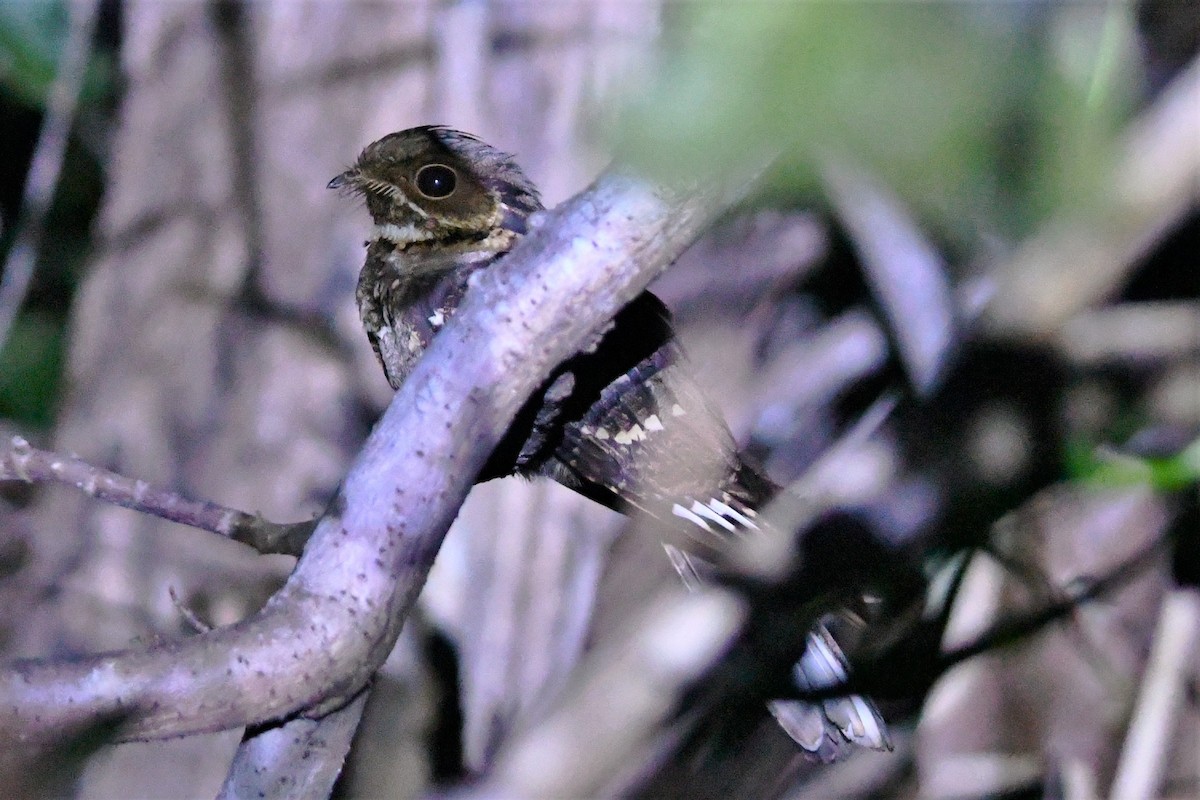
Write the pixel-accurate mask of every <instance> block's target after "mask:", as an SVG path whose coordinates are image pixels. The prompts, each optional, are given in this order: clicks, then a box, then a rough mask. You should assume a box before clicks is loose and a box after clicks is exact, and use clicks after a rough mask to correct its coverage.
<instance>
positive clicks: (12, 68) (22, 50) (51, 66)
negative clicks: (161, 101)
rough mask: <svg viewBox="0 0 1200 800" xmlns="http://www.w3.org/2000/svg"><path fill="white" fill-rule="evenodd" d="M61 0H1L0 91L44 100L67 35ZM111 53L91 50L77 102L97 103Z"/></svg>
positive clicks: (106, 88)
mask: <svg viewBox="0 0 1200 800" xmlns="http://www.w3.org/2000/svg"><path fill="white" fill-rule="evenodd" d="M67 17H68V12H67V6H66V4H65V3H62V2H45V0H41V1H40V2H0V91H3V92H5V93H7V94H8V95H9V97H10V98H12V99H14V100H16V101H18V102H20V103H22V104H24V105H26V106H28V107H30V108H35V109H39V110H40V109H42V108H44V107H45V105H46V100H47V97H48V96H49V93H50V88H51V86H53V84H54V76H55V74H56V73H57V70H58V59H59V54H60V53H62V49H63V45H64V43H65V42H66V40H67ZM112 71H113V63H112V59H111V58H109V57H108V56H107V54H105V53H104V52H103V51H96V52H94V53H93V57H92V60H91V63H90V64H89V66H88V74H87V76H86V78H85V79H84V83H83V94H82V96H81V97H80V104H81V105H84V106H87V105H93V104H97V103H102V102H103V101H104V100H105V99H106V98H107V97H108V95H109V93H110V91H111V87H112V79H113V78H112Z"/></svg>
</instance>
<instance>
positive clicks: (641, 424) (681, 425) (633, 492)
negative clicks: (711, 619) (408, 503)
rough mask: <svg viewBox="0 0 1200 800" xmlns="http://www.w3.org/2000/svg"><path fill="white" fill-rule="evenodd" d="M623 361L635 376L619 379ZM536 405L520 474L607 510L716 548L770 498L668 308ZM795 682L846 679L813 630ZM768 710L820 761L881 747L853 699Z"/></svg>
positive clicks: (868, 706) (555, 381)
mask: <svg viewBox="0 0 1200 800" xmlns="http://www.w3.org/2000/svg"><path fill="white" fill-rule="evenodd" d="M629 363H636V366H635V367H633V368H632V369H625V370H622V369H621V367H622V365H625V364H629ZM534 399H535V400H536V401H537V402H536V404H534V403H533V401H531V407H530V409H529V411H528V412H526V423H525V425H523V426H521V427H522V430H523V431H524V432H527V433H528V436H527V437H526V438H524V439H523V440H522V442H523V447H522V449H521V451H520V453H519V454H518V455H517V459H516V460H517V463H518V466H519V467H520V466H522V465H539V466H538V469H537V471H539V472H541V473H542V474H546V475H549V476H550V477H553V478H555V479H556V480H558V481H560V482H562V483H564V484H566V485H568V486H571V487H572V488H576V489H578V490H580V491H582V492H583V493H585V494H588V495H589V496H591V497H593V499H598V500H600V501H601V502H606V503H607V504H608V505H610V506H613V507H616V508H626V509H627V508H629V507H633V508H637V509H640V510H642V511H643V512H646V513H649V514H651V515H653V516H655V517H658V518H660V519H664V520H670V519H677V520H686V521H687V523H689V525H688V526H687V529H688V530H689V532H691V533H692V534H693V535H696V536H698V537H709V538H710V539H711V538H712V537H722V538H724V537H729V536H745V535H753V532H754V531H757V530H758V524H757V523H756V522H755V519H756V517H757V511H756V509H757V508H759V507H760V506H761V505H762V504H764V503H765V502H767V501H768V500H769V499H770V498H771V497H772V496H773V495H774V494H776V493H777V491H778V487H776V486H774V485H773V484H771V483H770V482H769V481H767V480H766V479H764V478H762V477H761V476H759V475H758V474H757V473H756V472H754V471H753V470H752V469H750V468H748V467H746V466H745V465H744V464H743V463H742V462H741V460H740V458H739V457H738V455H737V450H736V446H735V444H734V441H733V437H732V436H731V434H730V433H729V430H728V428H727V427H726V426H725V423H724V421H723V419H722V417H721V415H720V414H719V413H718V412H717V411H716V410H715V409H713V408H712V407H711V406H709V404H708V402H707V401H706V399H705V398H704V396H703V394H702V393H701V392H700V391H699V388H698V387H697V386H696V385H695V383H694V381H693V379H692V378H691V376H690V374H689V371H688V367H687V365H686V363H685V360H684V356H683V353H682V352H681V350H680V348H679V346H678V344H677V343H676V341H675V339H674V336H673V334H672V332H671V328H670V322H669V317H668V313H667V311H666V309H665V308H664V307H663V306H662V304H661V303H660V302H659V301H658V299H657V298H655V297H654V296H653V295H651V294H649V293H644V294H643V295H641V296H640V297H639V298H638V299H636V300H635V301H634V302H633V303H631V304H630V305H629V306H627V307H626V308H625V309H624V310H622V312H621V313H620V314H619V315H618V316H617V317H616V318H615V320H614V322H613V325H612V326H610V327H609V328H608V329H607V330H606V331H605V332H604V333H603V335H602V336H601V337H600V339H599V340H598V341H597V342H596V343H595V345H594V346H593V347H592V348H590V349H589V350H587V351H585V352H583V353H581V354H579V355H577V356H575V357H574V358H572V359H570V360H569V361H567V362H566V363H564V364H563V365H562V367H560V368H559V370H557V371H556V373H555V375H554V376H552V378H551V380H550V381H548V382H547V385H546V389H545V390H544V391H543V392H539V393H538V395H537V396H535V398H534ZM522 436H525V433H522ZM509 446H510V448H511V447H514V446H515V443H512V444H510V445H509ZM505 457H511V452H510V454H509V455H508V456H505ZM508 463H510V464H511V463H512V462H511V461H509V462H508ZM526 469H528V467H526ZM667 554H668V556H669V557H670V558H671V561H672V563H673V564H674V566H675V568H676V570H677V571H678V572H679V574H680V576H681V577H682V578H683V580H684V582H685V583H686V584H688V585H689V587H691V588H695V587H697V586H698V585H699V584H700V583H701V582H702V581H703V579H704V578H703V576H704V574H705V572H706V571H707V568H706V565H705V563H704V562H703V561H701V560H699V559H697V558H696V557H694V556H692V555H689V554H687V553H684V552H683V551H681V550H679V549H678V548H675V547H673V546H670V545H668V546H667ZM795 672H796V680H797V683H798V685H799V686H800V687H801V688H805V689H820V688H825V687H829V686H833V685H836V684H838V683H841V682H844V681H845V679H846V677H847V670H846V660H845V657H844V656H843V655H842V653H841V650H840V649H839V648H838V645H837V643H836V642H835V641H834V640H833V637H832V636H830V634H829V632H828V631H827V630H826V629H825V628H824V627H823V626H819V625H818V626H817V627H816V628H814V630H813V632H812V633H810V635H809V641H808V647H807V650H806V651H805V653H804V656H803V657H802V658H801V660H800V662H799V663H798V664H797V665H796V669H795ZM770 710H771V713H772V714H773V715H774V716H775V717H776V719H778V720H779V723H780V725H781V726H782V727H783V729H784V730H785V731H787V733H788V734H789V735H790V736H791V737H792V738H793V739H795V740H796V742H797V743H798V744H800V745H801V746H802V747H803V748H804V749H806V750H808V751H810V752H813V753H815V754H817V755H818V756H820V757H822V758H825V759H830V758H834V757H836V756H837V755H839V754H841V753H842V752H843V751H844V750H845V749H846V747H847V742H853V743H855V744H859V745H863V746H866V747H872V748H876V749H884V748H888V747H889V744H888V740H887V734H886V728H885V725H884V722H883V720H882V718H881V717H880V716H879V713H878V711H877V710H876V709H875V707H874V705H873V704H872V703H871V701H870V700H867V699H866V698H863V697H859V696H849V697H842V698H834V699H831V700H827V701H824V702H822V703H820V704H810V703H803V702H796V701H774V702H772V703H771V704H770Z"/></svg>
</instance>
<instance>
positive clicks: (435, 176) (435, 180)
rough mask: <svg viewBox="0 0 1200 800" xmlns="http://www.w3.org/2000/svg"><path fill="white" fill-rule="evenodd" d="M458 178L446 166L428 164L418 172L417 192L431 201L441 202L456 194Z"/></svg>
mask: <svg viewBox="0 0 1200 800" xmlns="http://www.w3.org/2000/svg"><path fill="white" fill-rule="evenodd" d="M457 185H458V176H457V175H455V174H454V170H452V169H450V168H449V167H447V166H446V165H445V164H426V165H425V166H423V167H421V168H420V169H419V170H417V191H418V192H420V193H421V194H423V195H425V196H426V197H428V198H429V199H430V200H441V199H443V198H446V197H449V196H450V195H452V194H454V187H455V186H457Z"/></svg>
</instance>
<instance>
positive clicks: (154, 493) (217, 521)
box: [0, 436, 316, 555]
mask: <svg viewBox="0 0 1200 800" xmlns="http://www.w3.org/2000/svg"><path fill="white" fill-rule="evenodd" d="M0 481H24V482H26V483H45V482H51V483H63V484H67V485H68V486H74V487H75V488H77V489H79V490H80V491H81V492H83V493H84V494H86V495H89V496H91V497H95V498H96V499H98V500H104V501H107V502H109V503H115V504H116V505H119V506H122V507H124V508H129V509H133V510H134V511H141V512H143V513H146V514H151V515H153V516H156V517H161V518H162V519H167V520H170V521H172V522H178V523H180V524H182V525H189V526H191V527H193V528H199V529H200V530H205V531H209V532H210V533H215V534H218V535H220V536H224V537H225V538H227V539H232V540H233V541H235V542H241V543H242V544H246V545H249V546H250V547H253V548H254V549H255V550H257V551H258V552H260V553H282V554H284V555H300V552H301V551H302V550H303V549H304V543H305V542H306V541H308V537H309V536H310V535H311V533H312V531H313V528H314V526H315V524H316V523H315V521H309V522H297V523H294V524H291V525H288V524H280V523H275V522H271V521H269V520H266V519H263V518H262V517H261V516H258V515H254V514H247V513H245V512H243V511H238V510H236V509H232V508H226V507H225V506H221V505H217V504H216V503H211V502H209V501H207V500H190V499H188V498H186V497H183V496H181V495H179V494H178V493H177V492H173V491H171V490H170V489H166V488H164V487H162V486H156V485H154V484H151V483H147V482H146V481H144V480H140V479H137V478H129V477H126V476H124V475H119V474H117V473H115V472H110V471H109V470H106V469H101V468H100V467H97V466H94V465H92V464H89V463H88V462H86V461H84V460H83V459H81V458H78V457H76V456H68V455H63V454H61V453H54V452H50V451H48V450H39V449H38V448H36V447H33V446H32V445H30V444H29V442H27V441H26V440H25V439H23V438H22V437H20V436H13V437H11V438H9V439H8V441H7V442H4V443H0Z"/></svg>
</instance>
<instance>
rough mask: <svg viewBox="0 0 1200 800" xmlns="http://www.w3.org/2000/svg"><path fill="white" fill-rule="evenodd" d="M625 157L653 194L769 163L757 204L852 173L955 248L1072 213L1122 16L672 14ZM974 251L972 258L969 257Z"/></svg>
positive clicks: (1112, 130)
mask: <svg viewBox="0 0 1200 800" xmlns="http://www.w3.org/2000/svg"><path fill="white" fill-rule="evenodd" d="M669 10H670V12H671V17H670V18H669V19H668V23H667V26H666V31H665V38H666V40H667V42H668V47H667V48H666V52H665V54H664V56H663V58H662V63H661V64H660V65H659V66H660V69H659V71H658V73H657V77H656V78H654V79H652V81H651V82H650V83H649V84H648V85H645V86H643V87H640V90H639V91H638V93H637V94H636V96H634V97H632V98H631V99H630V103H629V107H628V113H627V114H626V116H625V118H624V120H623V122H622V125H621V127H620V130H619V139H620V141H621V142H622V143H623V149H624V150H625V153H626V155H628V156H629V157H631V158H632V159H633V160H634V161H635V162H639V163H641V164H642V165H644V166H646V167H647V168H649V169H650V170H651V171H652V172H654V173H655V174H657V175H659V176H660V177H664V178H667V179H675V180H678V179H680V178H682V179H684V180H686V179H688V178H693V179H694V177H695V175H696V173H697V169H696V165H697V164H706V165H721V166H728V167H732V168H734V169H736V168H737V167H738V165H739V164H744V163H754V161H755V160H758V159H761V158H762V157H763V155H771V154H775V153H782V159H781V166H782V167H783V168H782V169H780V170H778V171H776V173H775V174H774V177H773V181H774V184H773V186H772V187H771V190H770V191H771V192H772V193H774V194H775V195H777V196H779V198H780V199H782V198H789V197H790V199H791V200H792V202H795V201H796V199H797V194H798V193H812V192H813V191H814V190H815V188H816V186H817V183H816V180H817V176H818V175H819V169H820V163H821V161H822V160H823V159H825V158H826V157H835V158H838V159H841V160H849V161H851V162H854V163H859V164H862V165H864V166H866V167H867V168H868V169H870V170H871V171H873V172H874V173H875V174H876V175H878V176H879V177H880V178H881V179H882V180H884V181H885V182H886V183H888V184H889V185H890V186H891V187H892V189H894V190H895V191H897V192H898V193H899V194H900V195H901V196H902V197H903V198H904V199H905V200H907V201H908V202H909V203H911V204H912V206H913V207H914V209H915V210H916V211H917V212H918V213H919V214H920V215H921V216H922V217H923V218H924V219H925V221H926V222H927V223H928V224H930V225H932V226H933V228H934V230H936V231H938V232H939V233H942V234H944V235H948V236H949V237H951V239H952V240H954V241H957V242H959V243H962V244H975V245H977V244H978V240H979V236H980V235H1000V236H1002V237H1004V238H1006V239H1010V240H1011V239H1016V238H1019V237H1021V236H1023V235H1024V234H1026V233H1028V231H1029V230H1030V228H1031V227H1032V226H1033V225H1034V224H1035V223H1036V222H1037V221H1038V220H1040V219H1042V218H1044V217H1045V216H1046V215H1047V214H1049V213H1050V212H1051V211H1052V210H1055V211H1061V210H1063V209H1070V208H1071V207H1073V206H1080V205H1084V204H1086V203H1087V202H1088V200H1089V199H1090V198H1092V197H1093V196H1094V192H1093V188H1094V187H1096V186H1097V185H1099V181H1100V180H1101V179H1102V178H1103V176H1104V175H1105V172H1106V170H1107V169H1108V167H1109V165H1110V164H1111V163H1112V159H1113V156H1114V149H1115V148H1114V145H1115V134H1116V132H1117V131H1118V130H1119V127H1120V125H1121V123H1122V122H1123V121H1124V120H1126V119H1127V117H1128V116H1129V113H1130V109H1131V106H1132V97H1133V95H1134V89H1135V88H1136V87H1137V86H1138V84H1139V80H1140V78H1139V74H1140V68H1139V67H1138V66H1137V64H1138V61H1137V58H1136V57H1135V56H1134V49H1133V41H1134V22H1133V18H1132V11H1131V9H1130V8H1129V7H1128V6H1127V5H1126V4H1121V3H1113V4H1108V5H1104V4H1098V3H1097V4H1075V5H1062V6H1059V5H1054V4H1043V3H1002V4H965V3H964V4H949V3H921V4H875V3H832V2H829V3H827V2H805V3H719V2H708V3H681V4H676V5H672V6H669ZM971 249H974V248H971Z"/></svg>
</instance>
